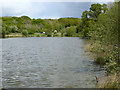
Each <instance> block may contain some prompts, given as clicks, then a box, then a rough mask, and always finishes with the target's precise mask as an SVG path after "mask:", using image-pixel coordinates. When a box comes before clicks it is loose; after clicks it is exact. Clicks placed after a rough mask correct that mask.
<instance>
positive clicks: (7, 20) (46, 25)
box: [1, 2, 120, 88]
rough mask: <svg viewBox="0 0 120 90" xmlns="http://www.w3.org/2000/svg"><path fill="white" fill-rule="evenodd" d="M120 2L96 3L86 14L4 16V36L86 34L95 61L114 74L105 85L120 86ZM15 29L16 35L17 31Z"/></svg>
mask: <svg viewBox="0 0 120 90" xmlns="http://www.w3.org/2000/svg"><path fill="white" fill-rule="evenodd" d="M118 6H120V5H119V2H115V3H111V4H110V5H109V8H108V6H107V5H106V4H103V5H101V4H99V3H97V4H92V5H91V7H90V10H89V11H84V12H83V14H82V18H81V19H80V18H60V19H31V18H30V17H28V16H21V17H2V32H1V33H2V37H3V38H4V37H13V36H15V35H17V36H24V37H28V36H29V37H34V36H36V37H57V36H59V37H64V36H67V37H78V36H79V37H83V38H86V37H87V38H89V39H90V40H89V45H88V46H87V49H88V51H90V52H92V53H94V54H95V63H98V64H100V65H105V69H106V73H107V74H112V75H111V76H110V77H109V78H108V80H107V81H106V82H105V83H103V84H101V85H100V87H102V88H120V80H119V79H120V57H119V56H120V53H119V52H120V46H119V43H120V42H119V37H120V36H119V31H118V28H119V25H120V21H119V14H118V11H119V10H118ZM14 33H15V35H14Z"/></svg>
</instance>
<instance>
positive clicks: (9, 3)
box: [0, 0, 114, 18]
mask: <svg viewBox="0 0 120 90" xmlns="http://www.w3.org/2000/svg"><path fill="white" fill-rule="evenodd" d="M43 1H44V2H43ZM111 1H114V0H97V2H99V3H101V4H102V3H107V2H111ZM97 2H95V0H2V1H0V3H1V5H0V9H1V10H0V14H1V15H2V16H23V15H27V16H29V17H31V18H60V17H81V15H82V12H83V11H85V10H88V9H89V7H90V5H91V4H92V3H97Z"/></svg>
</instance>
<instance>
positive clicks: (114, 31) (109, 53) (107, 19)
mask: <svg viewBox="0 0 120 90" xmlns="http://www.w3.org/2000/svg"><path fill="white" fill-rule="evenodd" d="M118 23H119V21H118V3H114V4H113V6H112V7H110V8H109V11H107V12H106V14H101V15H99V16H98V20H97V22H96V23H95V24H94V26H91V28H92V30H91V31H90V32H89V35H90V36H91V40H92V41H93V43H92V45H91V46H92V47H91V51H92V52H93V53H96V54H97V55H98V56H100V57H102V58H104V59H101V60H104V62H105V63H106V65H105V66H106V71H107V72H108V73H114V72H116V71H119V70H120V68H119V65H120V64H119V63H120V61H119V60H120V58H119V52H120V48H119V46H118V38H119V37H118V36H119V35H118V25H119V24H118Z"/></svg>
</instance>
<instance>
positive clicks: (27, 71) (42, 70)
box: [2, 37, 104, 88]
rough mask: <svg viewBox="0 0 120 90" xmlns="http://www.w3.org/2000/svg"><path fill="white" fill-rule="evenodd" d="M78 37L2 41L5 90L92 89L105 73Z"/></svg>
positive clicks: (9, 39)
mask: <svg viewBox="0 0 120 90" xmlns="http://www.w3.org/2000/svg"><path fill="white" fill-rule="evenodd" d="M85 45H86V41H85V40H82V39H79V38H77V37H74V38H73V37H32V38H30V37H29V38H8V39H3V40H2V49H3V50H2V62H3V74H2V77H3V87H5V88H10V87H17V88H46V87H52V88H81V87H84V88H87V87H88V88H90V87H95V76H100V75H102V74H103V73H104V71H103V70H101V69H100V68H99V66H96V65H94V64H93V63H92V62H93V58H92V57H90V56H88V55H87V53H86V52H85V50H84V47H85Z"/></svg>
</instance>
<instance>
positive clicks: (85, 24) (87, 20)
mask: <svg viewBox="0 0 120 90" xmlns="http://www.w3.org/2000/svg"><path fill="white" fill-rule="evenodd" d="M107 10H108V9H107V5H106V4H103V5H101V4H99V3H97V4H92V5H91V7H90V10H89V11H87V10H85V11H84V12H83V13H82V22H81V23H80V24H79V25H78V26H77V33H79V32H80V36H81V37H90V36H89V34H88V32H89V31H91V30H92V29H93V28H91V26H94V24H95V22H96V21H97V20H98V16H99V15H101V14H105V13H106V11H107Z"/></svg>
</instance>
